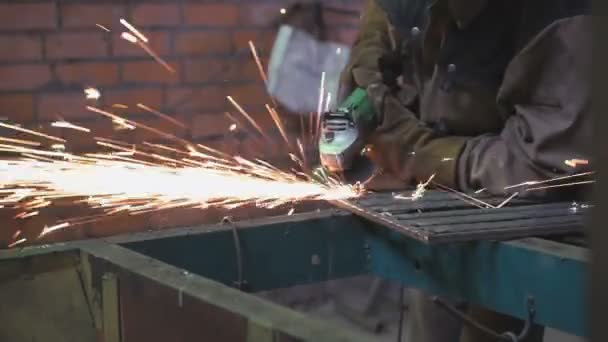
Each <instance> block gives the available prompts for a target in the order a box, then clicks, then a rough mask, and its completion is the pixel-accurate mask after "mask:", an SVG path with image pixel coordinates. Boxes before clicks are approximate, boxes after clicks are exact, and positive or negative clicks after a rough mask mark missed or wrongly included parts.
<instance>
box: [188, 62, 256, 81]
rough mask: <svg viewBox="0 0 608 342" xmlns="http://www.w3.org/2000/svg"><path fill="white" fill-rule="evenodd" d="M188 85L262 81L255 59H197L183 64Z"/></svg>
mask: <svg viewBox="0 0 608 342" xmlns="http://www.w3.org/2000/svg"><path fill="white" fill-rule="evenodd" d="M183 67H184V75H185V81H186V82H188V83H201V82H217V83H220V82H221V83H230V82H241V81H260V80H262V78H261V76H260V73H259V71H258V68H257V65H256V64H255V62H254V60H253V58H248V57H242V58H230V59H225V58H224V59H220V58H218V59H195V60H187V61H185V62H184V63H183Z"/></svg>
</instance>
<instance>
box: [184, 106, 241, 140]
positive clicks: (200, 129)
mask: <svg viewBox="0 0 608 342" xmlns="http://www.w3.org/2000/svg"><path fill="white" fill-rule="evenodd" d="M231 124H232V121H231V120H229V119H228V117H226V115H224V114H222V113H216V114H200V115H194V116H192V124H191V126H190V127H191V129H192V138H193V139H200V138H204V137H207V136H213V135H222V134H224V135H225V136H224V139H227V140H230V139H231V138H230V137H231V134H230V130H229V128H230V125H231ZM234 142H236V140H235V141H234Z"/></svg>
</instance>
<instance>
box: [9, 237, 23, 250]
mask: <svg viewBox="0 0 608 342" xmlns="http://www.w3.org/2000/svg"><path fill="white" fill-rule="evenodd" d="M26 241H27V239H26V238H23V239H19V240H17V241H15V242H12V243H10V244H9V245H8V246H7V247H8V248H13V247H16V246H18V245H21V244H22V243H24V242H26Z"/></svg>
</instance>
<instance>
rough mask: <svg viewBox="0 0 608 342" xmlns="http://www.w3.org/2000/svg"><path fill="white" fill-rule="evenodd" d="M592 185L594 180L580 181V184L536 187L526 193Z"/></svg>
mask: <svg viewBox="0 0 608 342" xmlns="http://www.w3.org/2000/svg"><path fill="white" fill-rule="evenodd" d="M593 183H595V180H588V181H581V182H572V183H564V184H556V185H546V186H538V187H534V188H528V189H526V191H539V190H546V189H553V188H563V187H569V186H575V185H585V184H593Z"/></svg>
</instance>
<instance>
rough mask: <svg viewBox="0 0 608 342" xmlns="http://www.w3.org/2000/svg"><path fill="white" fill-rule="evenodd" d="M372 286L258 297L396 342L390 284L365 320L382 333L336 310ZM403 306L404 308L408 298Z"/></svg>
mask: <svg viewBox="0 0 608 342" xmlns="http://www.w3.org/2000/svg"><path fill="white" fill-rule="evenodd" d="M371 282H372V278H371V277H358V278H353V279H347V280H340V281H334V282H329V283H324V284H314V285H307V286H299V287H296V288H290V289H281V290H274V291H269V292H266V293H262V294H260V295H261V296H262V297H264V298H266V299H268V300H271V301H273V302H276V303H278V304H281V305H284V306H288V307H291V308H293V309H294V310H298V311H302V312H305V313H307V314H309V315H311V316H313V317H319V318H323V319H324V320H330V321H333V322H335V323H336V324H337V325H339V326H342V327H344V328H345V329H349V330H355V331H357V332H359V333H360V334H361V335H364V336H367V337H369V340H370V341H377V342H395V341H396V340H397V334H398V326H399V324H398V322H399V311H398V300H397V296H398V293H399V292H398V291H399V288H398V287H397V286H394V285H390V284H389V285H388V286H387V287H385V288H384V289H383V291H382V292H381V293H382V294H383V295H382V296H381V297H380V298H379V299H378V300H377V301H376V302H375V305H374V308H373V310H372V311H370V314H369V316H368V317H372V318H373V320H372V321H373V323H377V322H382V329H381V330H380V331H379V332H372V331H370V330H369V329H366V328H364V327H363V325H362V324H361V323H355V322H354V321H353V320H350V319H348V318H346V317H345V316H344V315H343V314H341V313H340V312H338V310H336V303H338V302H341V303H348V306H349V307H351V308H353V309H362V308H363V307H365V305H366V302H367V294H368V288H369V286H370V284H371ZM404 302H405V303H406V305H407V295H406V297H405V300H404ZM404 317H405V319H404V329H405V326H406V325H407V310H406V311H405V316H404ZM374 325H375V324H374ZM545 342H584V340H583V339H580V338H578V337H575V336H570V335H568V334H565V333H562V332H559V331H556V330H553V329H548V330H547V331H546V333H545Z"/></svg>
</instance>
